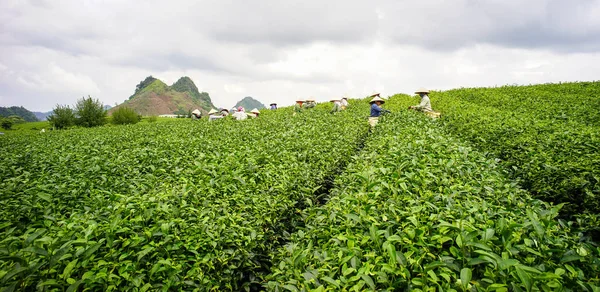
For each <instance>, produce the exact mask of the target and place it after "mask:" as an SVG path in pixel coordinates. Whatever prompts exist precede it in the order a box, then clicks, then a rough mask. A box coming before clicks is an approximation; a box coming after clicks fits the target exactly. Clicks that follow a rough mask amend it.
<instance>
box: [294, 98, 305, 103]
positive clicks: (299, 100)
mask: <svg viewBox="0 0 600 292" xmlns="http://www.w3.org/2000/svg"><path fill="white" fill-rule="evenodd" d="M298 102H302V103H304V100H301V99H298V100H296V103H298Z"/></svg>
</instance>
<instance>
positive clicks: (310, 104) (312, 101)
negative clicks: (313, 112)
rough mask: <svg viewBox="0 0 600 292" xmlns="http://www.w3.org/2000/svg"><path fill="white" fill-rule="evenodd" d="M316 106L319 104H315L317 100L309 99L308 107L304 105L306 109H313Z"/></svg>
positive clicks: (307, 101)
mask: <svg viewBox="0 0 600 292" xmlns="http://www.w3.org/2000/svg"><path fill="white" fill-rule="evenodd" d="M315 106H317V104H316V103H315V99H314V98H309V99H307V100H306V105H304V108H313V107H315Z"/></svg>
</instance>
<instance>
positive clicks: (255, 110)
mask: <svg viewBox="0 0 600 292" xmlns="http://www.w3.org/2000/svg"><path fill="white" fill-rule="evenodd" d="M250 112H251V113H253V114H260V112H259V111H258V109H257V108H253V109H252V110H251V111H250Z"/></svg>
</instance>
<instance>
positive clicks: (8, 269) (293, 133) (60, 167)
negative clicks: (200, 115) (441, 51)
mask: <svg viewBox="0 0 600 292" xmlns="http://www.w3.org/2000/svg"><path fill="white" fill-rule="evenodd" d="M359 107H362V108H363V111H364V109H366V108H367V104H366V103H364V102H363V103H362V105H361V103H359V104H357V105H356V106H355V107H354V109H352V108H351V109H349V110H348V111H345V112H343V113H339V114H337V115H331V114H329V106H328V105H322V106H318V107H317V108H315V109H313V110H311V111H305V112H304V113H302V114H299V115H295V116H292V111H291V109H281V110H278V111H277V112H266V111H265V112H264V113H263V115H261V117H260V118H258V119H253V120H246V121H234V120H230V119H228V120H217V121H214V122H208V121H207V120H200V121H190V120H175V121H173V122H165V123H158V124H137V125H126V126H106V127H101V128H97V129H73V130H68V131H52V132H47V133H44V134H39V133H35V134H23V135H10V136H6V137H3V138H2V139H0V148H1V149H2V150H3V154H2V156H3V158H2V160H0V190H2V191H1V195H0V205H2V212H1V213H0V287H3V289H7V290H8V291H11V290H15V291H16V290H57V291H64V290H67V291H77V290H97V291H122V290H132V291H149V290H157V289H158V290H164V291H173V290H194V289H199V290H242V289H249V288H250V287H252V285H257V284H256V283H257V281H258V280H257V278H256V277H257V275H259V274H260V273H261V272H262V271H265V270H266V269H267V268H268V264H269V256H268V255H269V252H270V250H271V249H273V248H274V247H275V246H278V245H279V244H280V242H282V241H283V240H284V239H285V237H286V236H287V232H288V231H289V230H292V229H293V225H294V224H296V223H295V222H296V221H297V219H298V218H299V216H298V214H299V213H298V212H299V210H300V209H302V208H304V207H306V206H309V205H311V204H313V203H314V201H315V196H316V195H317V194H319V192H320V191H321V190H320V187H321V186H322V185H323V180H325V179H327V178H328V177H329V176H330V175H331V174H332V173H335V172H336V171H337V168H338V167H339V165H340V163H341V162H343V161H344V160H347V159H349V157H350V155H351V154H352V153H353V152H354V149H355V148H356V145H357V143H358V142H359V140H360V139H361V137H363V136H364V134H365V133H366V131H367V126H366V124H365V123H364V121H363V119H362V116H361V115H359V114H358V112H357V111H358V108H359Z"/></svg>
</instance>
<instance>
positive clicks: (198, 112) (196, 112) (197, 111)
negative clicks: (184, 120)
mask: <svg viewBox="0 0 600 292" xmlns="http://www.w3.org/2000/svg"><path fill="white" fill-rule="evenodd" d="M192 114H195V115H200V114H201V113H200V110H199V109H195V110H194V111H193V112H192Z"/></svg>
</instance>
